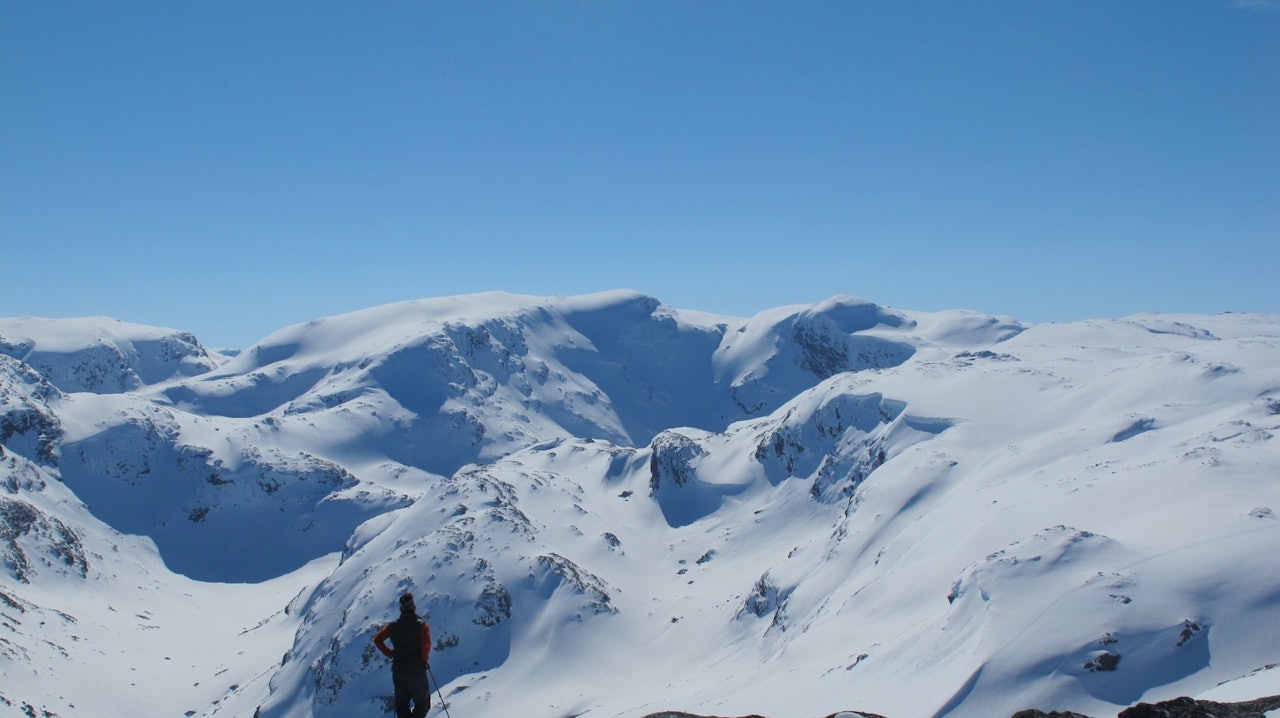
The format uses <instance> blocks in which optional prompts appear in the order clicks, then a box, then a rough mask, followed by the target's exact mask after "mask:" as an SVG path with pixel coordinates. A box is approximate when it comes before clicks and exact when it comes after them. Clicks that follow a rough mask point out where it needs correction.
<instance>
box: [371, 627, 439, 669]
mask: <svg viewBox="0 0 1280 718" xmlns="http://www.w3.org/2000/svg"><path fill="white" fill-rule="evenodd" d="M389 638H391V624H390V623H388V624H387V625H385V626H383V627H382V630H380V631H378V635H376V636H374V637H373V645H375V646H377V647H378V650H379V651H382V655H384V656H386V657H387V658H390V659H392V660H395V657H396V652H395V649H394V648H392V647H391V646H388V645H387V640H388V639H389ZM430 653H431V627H430V626H428V625H427V622H426V621H423V622H422V662H423V663H427V656H428V655H430Z"/></svg>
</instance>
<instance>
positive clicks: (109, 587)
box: [0, 292, 1280, 718]
mask: <svg viewBox="0 0 1280 718" xmlns="http://www.w3.org/2000/svg"><path fill="white" fill-rule="evenodd" d="M15 321H19V320H0V336H10V335H12V334H13V333H14V332H13V330H12V329H7V331H8V332H9V333H7V334H6V333H5V331H4V330H3V329H5V328H8V327H11V326H12V323H13V322H15ZM21 321H22V322H26V324H25V325H24V326H30V322H31V321H32V320H21ZM84 321H85V322H87V323H88V326H89V328H88V329H86V330H85V333H84V336H83V338H82V339H81V340H80V342H79V344H77V342H76V341H75V340H74V337H73V334H68V333H66V332H63V331H61V328H60V329H59V331H58V332H56V333H57V334H59V335H60V336H62V337H64V338H63V339H62V340H61V343H60V344H59V347H58V348H59V353H60V355H61V356H62V357H64V358H63V360H62V363H61V366H75V365H78V364H79V363H81V362H83V357H82V356H81V353H82V352H83V353H84V354H85V355H86V356H88V355H91V354H92V353H93V352H98V351H101V350H100V349H99V348H98V347H100V346H101V343H100V342H99V340H98V337H100V336H101V332H100V331H98V330H93V329H92V326H93V325H94V324H95V323H99V322H102V321H105V320H84ZM5 322H9V324H6V323H5ZM133 333H134V334H135V335H137V334H138V332H137V331H136V330H135V331H134V332H133ZM37 334H38V333H37V332H35V331H27V334H26V335H24V336H28V338H27V339H24V340H23V341H26V342H27V343H28V344H35V345H36V346H39V344H37V341H39V340H40V337H39V336H37ZM8 341H10V343H11V344H13V345H17V344H20V343H21V342H13V341H12V340H8ZM190 344H191V345H192V346H198V342H195V341H192V342H190ZM47 345H48V343H46V346H47ZM77 346H79V347H81V349H79V350H78V349H77V348H76V347H77ZM135 346H136V342H135ZM5 354H9V355H14V356H16V355H19V354H21V353H20V352H11V351H6V352H5ZM122 355H123V356H126V366H128V367H129V368H128V369H127V370H126V371H124V372H123V374H124V375H130V374H131V375H133V376H137V377H139V380H138V381H136V382H134V383H133V384H132V385H130V386H127V387H123V388H124V389H125V390H124V391H120V390H119V387H117V385H114V384H100V385H98V386H97V388H92V387H86V386H85V385H83V384H74V383H68V381H67V380H66V379H65V376H66V372H65V371H64V372H63V373H62V374H59V375H58V377H56V378H57V381H54V380H53V378H50V377H46V376H43V375H42V374H41V373H40V370H39V369H37V368H36V366H35V365H33V364H31V363H29V362H27V363H24V362H25V361H26V360H25V359H23V357H22V356H17V359H10V358H9V357H3V356H0V360H4V361H5V363H3V364H0V370H3V373H0V421H2V422H4V423H3V430H2V431H0V443H2V444H3V446H4V447H5V450H6V453H5V456H4V457H3V459H2V460H0V467H2V470H3V473H2V474H0V486H4V487H5V491H6V493H3V494H0V500H6V501H8V503H7V504H5V506H8V507H10V508H9V509H7V511H8V513H6V516H20V517H22V520H21V521H12V520H9V519H6V525H7V526H8V527H9V528H8V529H7V532H6V533H5V534H4V536H9V535H11V534H12V535H13V540H12V541H10V544H11V546H10V549H9V553H7V554H5V558H4V562H5V563H4V565H5V568H6V573H3V574H0V592H3V593H4V596H5V597H6V598H7V600H6V601H4V603H5V604H6V605H7V606H8V607H9V608H7V609H5V611H4V615H5V619H6V620H5V624H4V626H3V628H4V629H5V630H6V631H7V633H0V648H3V649H4V650H3V653H2V654H0V671H2V673H0V675H4V676H5V681H4V685H5V686H6V688H5V689H3V690H0V705H3V704H5V703H8V704H10V705H14V706H19V705H21V704H22V703H27V704H30V705H32V706H35V707H37V708H39V709H40V710H47V711H49V712H51V713H53V714H57V715H63V716H71V715H81V714H83V715H88V714H89V713H90V711H89V710H87V709H86V707H87V706H93V709H92V711H93V712H95V714H100V713H102V712H103V711H106V712H107V713H123V712H138V713H141V714H157V715H159V714H172V713H173V712H187V711H191V713H190V715H214V714H217V713H221V714H225V715H251V714H253V713H254V712H255V711H257V712H258V714H259V715H261V716H316V717H317V718H319V717H321V716H347V715H354V714H378V712H379V711H382V710H385V708H386V700H387V697H388V694H389V692H390V683H389V676H388V670H387V667H386V665H385V660H384V659H383V658H382V657H381V655H380V654H377V653H376V652H375V651H373V650H372V648H371V646H370V643H369V640H370V638H371V636H372V634H373V632H375V631H376V630H377V627H378V625H379V624H380V623H381V622H384V621H386V620H389V619H390V618H392V617H393V615H392V613H393V606H394V602H395V598H396V596H397V594H398V592H399V591H402V590H405V589H409V590H413V591H414V592H415V593H416V594H417V595H418V597H419V598H418V606H419V609H420V610H421V611H423V612H424V613H428V614H429V616H430V619H431V623H432V627H433V633H434V638H435V641H436V651H435V653H434V656H433V660H432V666H433V671H434V673H435V675H436V677H437V678H439V679H440V680H441V681H442V682H443V683H444V686H443V692H444V693H445V694H446V696H447V697H448V700H449V701H450V704H451V708H450V710H451V711H452V712H453V714H455V715H466V716H509V715H549V716H552V715H554V716H577V715H581V716H599V717H604V716H616V717H627V718H631V717H634V718H639V717H640V716H643V715H645V714H647V713H651V712H656V711H659V710H668V709H679V710H688V711H692V712H703V713H715V714H719V715H737V714H747V713H762V714H765V715H771V716H775V718H783V717H784V716H796V717H799V716H818V715H828V714H831V713H833V712H836V711H838V710H843V709H850V708H860V709H865V710H867V711H874V712H876V713H880V714H883V715H887V716H922V715H924V716H929V715H938V716H942V715H947V716H992V715H995V716H999V715H1011V714H1012V713H1013V712H1015V711H1016V710H1018V709H1021V708H1027V707H1041V708H1044V709H1046V710H1048V709H1058V710H1067V709H1069V710H1075V711H1079V712H1084V713H1092V714H1095V715H1110V714H1114V713H1115V712H1116V711H1117V710H1118V707H1119V706H1122V705H1128V704H1130V703H1132V702H1135V701H1137V700H1139V699H1144V700H1156V699H1163V698H1169V697H1173V696H1176V695H1182V694H1190V695H1196V694H1204V695H1206V697H1215V696H1221V695H1226V694H1227V693H1230V692H1231V691H1232V690H1237V691H1240V692H1244V693H1256V695H1243V696H1234V695H1233V696H1232V699H1234V698H1237V697H1239V698H1244V697H1257V696H1258V695H1264V694H1280V672H1277V670H1270V669H1267V666H1272V665H1275V664H1277V663H1280V633H1277V628H1276V627H1277V626H1280V592H1277V588H1276V586H1277V582H1276V577H1277V576H1280V556H1278V555H1277V554H1276V552H1275V551H1274V548H1275V547H1276V546H1278V545H1280V523H1278V522H1277V517H1276V511H1280V483H1278V482H1280V478H1278V477H1280V451H1278V450H1277V448H1276V444H1275V441H1274V439H1273V437H1272V435H1273V434H1274V432H1275V430H1276V428H1277V427H1278V426H1280V317H1276V316H1269V315H1221V316H1215V317H1207V316H1169V315H1141V316H1134V317H1128V318H1125V319H1121V320H1096V321H1089V322H1079V323H1072V324H1062V325H1054V324H1050V325H1041V326H1025V325H1020V324H1018V323H1017V322H1014V321H1012V320H1010V319H1008V318H999V317H987V316H982V315H976V314H973V313H969V312H960V311H954V312H943V313H934V314H925V313H918V312H908V311H896V310H889V309H885V308H882V307H878V306H876V305H873V304H870V303H867V302H864V301H861V300H856V299H852V298H835V299H833V300H830V301H828V302H824V303H821V304H818V305H813V306H797V307H784V308H779V309H777V310H772V311H769V312H764V313H761V314H760V315H757V316H755V317H750V318H732V317H720V316H714V315H709V314H705V313H701V312H692V311H683V310H674V309H671V308H669V307H666V306H665V305H663V304H661V303H660V302H658V301H657V300H654V299H652V298H649V297H644V296H642V295H636V294H633V293H629V292H610V293H604V294H598V295H589V296H583V297H556V298H539V297H524V296H514V295H507V294H497V293H495V294H483V295H472V296H465V297H448V298H441V299H431V300H421V301H416V302H406V303H401V304H395V305H388V306H385V307H378V308H374V309H369V310H364V311H360V312H353V313H351V314H347V315H342V316H337V317H330V318H326V319H321V320H317V321H315V322H311V323H308V324H304V325H299V326H295V327H290V328H286V329H283V330H281V331H279V332H277V333H275V334H273V335H271V336H269V337H267V338H265V339H264V340H262V341H261V342H259V343H258V344H257V345H256V346H254V347H250V348H249V349H247V350H245V351H243V352H241V353H239V354H238V355H237V356H235V357H230V358H228V357H221V356H218V357H216V358H215V359H211V360H210V361H209V362H208V363H207V364H204V365H200V367H199V371H191V372H190V373H186V374H184V373H182V372H181V371H178V370H174V371H172V372H159V373H156V372H151V373H148V372H144V371H139V370H138V369H137V368H134V367H133V365H132V364H129V363H128V362H129V361H132V362H134V363H136V364H139V365H140V364H141V363H144V362H145V361H147V360H143V359H141V358H135V359H129V358H128V355H127V353H124V354H122ZM210 356H211V355H210ZM184 361H185V360H184ZM179 363H180V364H182V362H179ZM184 366H188V367H190V366H191V365H190V364H189V363H187V364H185V365H184ZM50 371H51V370H50ZM161 375H163V376H162V378H161ZM144 378H145V380H144ZM88 389H92V393H91V392H90V391H88ZM32 517H35V518H32ZM121 532H123V533H121ZM68 546H81V547H82V548H81V549H80V551H79V553H77V552H76V551H73V550H71V549H69V548H67V547H68ZM14 547H17V548H14ZM3 548H4V546H3V545H0V549H3ZM19 549H20V551H19ZM19 554H21V556H22V557H25V558H22V559H18V558H15V557H16V556H19ZM68 555H70V556H71V557H72V559H71V560H70V561H69V562H68V560H67V558H66V557H67V556H68ZM75 556H83V557H84V561H83V565H82V563H81V562H79V561H77V560H76V559H75ZM32 557H36V558H35V559H33V558H32ZM41 557H43V558H41ZM24 566H25V568H23V567H24ZM175 572H176V573H175ZM90 597H92V598H90ZM104 606H110V607H112V608H110V609H108V608H104ZM126 607H127V609H126ZM0 608H2V607H0ZM58 611H61V612H63V613H65V614H67V615H70V616H75V617H76V620H75V622H71V621H68V620H65V619H58V620H51V617H57V616H58V615H60V614H58V613H57V612H58ZM36 615H39V616H40V617H41V618H40V619H39V620H36V621H33V620H32V617H33V616H36ZM143 616H146V617H147V618H146V619H145V620H144V619H143V618H142V617H143ZM39 621H44V625H43V626H40V625H39ZM90 625H92V626H93V631H90V630H89V629H88V628H87V626H90ZM73 636H78V638H73ZM68 645H71V647H72V649H76V648H79V649H83V648H85V647H87V646H94V647H95V649H94V650H92V651H86V650H72V649H68V648H67V646H68ZM103 645H110V646H112V647H113V648H114V649H118V650H119V651H120V653H113V652H112V651H106V650H102V649H101V646H103ZM65 654H74V657H75V660H74V661H71V660H69V659H68V657H67V655H65ZM85 654H88V655H85ZM282 656H283V657H282ZM45 666H51V667H56V668H57V669H58V670H54V671H50V670H39V671H37V670H35V669H36V668H37V667H45ZM67 672H69V673H70V674H71V675H74V676H77V677H79V676H81V675H83V677H84V678H85V682H84V683H85V685H87V686H89V688H84V689H78V690H79V693H76V692H75V691H71V690H70V689H67V688H66V687H65V685H63V682H62V681H60V680H58V678H57V677H56V676H59V675H61V676H66V675H67ZM138 672H141V673H142V675H144V676H146V678H144V680H145V681H146V684H145V685H147V686H149V688H148V691H146V692H145V695H142V694H140V693H139V691H137V690H136V689H130V688H126V687H125V686H126V684H127V683H134V684H137V683H138V681H137V680H136V679H130V680H126V679H127V678H129V676H130V674H136V673H138ZM106 678H109V679H110V680H106ZM193 683H198V684H199V685H200V686H203V688H201V689H200V690H197V691H190V690H187V689H186V686H187V685H188V684H193ZM179 684H181V686H179ZM1219 684H1224V685H1222V686H1219ZM232 685H234V686H235V688H232V687H231V686H232ZM9 686H21V690H16V689H14V688H11V687H9ZM138 701H143V703H144V705H143V708H141V709H137V710H136V711H129V710H126V708H127V707H129V706H131V705H134V703H136V702H138ZM437 711H438V708H437Z"/></svg>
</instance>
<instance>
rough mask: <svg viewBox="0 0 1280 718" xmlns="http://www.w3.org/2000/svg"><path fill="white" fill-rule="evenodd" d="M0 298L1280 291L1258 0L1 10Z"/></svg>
mask: <svg viewBox="0 0 1280 718" xmlns="http://www.w3.org/2000/svg"><path fill="white" fill-rule="evenodd" d="M0 98H3V99H2V100H0V248H2V250H3V252H2V254H0V262H3V267H4V270H3V272H2V273H0V315H3V316H15V315H27V314H32V315H39V316H55V317H56V316H82V315H96V314H105V315H109V316H114V317H118V318H120V319H124V320H127V321H136V322H142V323H147V324H158V325H162V326H170V327H175V328H180V329H187V330H191V331H194V332H195V333H196V334H197V335H198V336H199V337H200V338H201V340H202V341H204V342H205V343H207V344H210V345H213V346H244V345H247V344H249V343H251V342H253V341H254V340H256V339H258V338H261V337H262V336H264V335H265V334H267V333H269V332H271V331H274V330H275V329H278V328H280V327H282V326H285V325H288V324H292V323H295V322H300V321H306V320H309V319H313V318H316V317H321V316H326V315H330V314H336V313H341V312H345V311H350V310H354V309H360V308H363V307H368V306H374V305H378V304H383V303H387V302H392V301H398V300H402V299H411V298H417V297H428V296H440V295H450V294H463V293H470V292H476V291H486V290H492V289H500V290H505V291H510V292H516V293H527V294H537V295H551V294H566V295H567V294H579V293H585V292H593V291H599V290H605V289H615V288H630V289H636V290H639V291H642V292H645V293H648V294H651V295H653V296H656V297H658V298H659V299H661V300H663V301H664V302H666V303H667V304H670V305H672V306H675V307H679V308H689V309H702V310H707V311H713V312H719V313H724V314H732V315H740V316H746V315H750V314H754V313H755V312H758V311H760V310H763V309H766V308H770V307H775V306H781V305H785V304H796V303H809V302H816V301H820V300H822V299H825V298H827V297H829V296H831V295H835V294H854V295H858V296H862V297H865V298H867V299H869V300H872V301H875V302H877V303H880V304H885V305H888V306H893V307H898V308H902V309H920V310H940V309H949V308H966V309H976V310H980V311H984V312H990V313H995V314H1011V315H1013V316H1015V317H1017V318H1019V319H1023V320H1025V321H1032V322H1043V321H1063V320H1071V319H1080V318H1087V317H1116V316H1123V315H1125V314H1130V313H1133V312H1138V311H1146V310H1155V311H1165V312H1199V313H1216V312H1219V311H1280V288H1278V287H1280V283H1278V282H1277V276H1278V275H1277V269H1278V268H1280V249H1277V247H1278V246H1280V241H1278V240H1280V5H1277V3H1275V2H1268V1H1266V0H1248V1H1235V2H1233V0H1003V1H998V2H997V1H981V0H978V1H974V2H967V1H960V2H958V1H955V0H946V1H942V0H938V1H931V2H920V1H915V0H892V1H889V0H841V1H840V2H803V1H802V2H752V1H749V0H742V1H741V2H725V1H719V0H717V1H707V2H691V1H688V0H680V1H668V0H650V1H648V2H627V1H623V0H616V1H607V0H591V1H583V2H523V1H522V2H397V1H394V0H389V1H387V2H374V3H368V2H328V1H324V0H321V1H308V2H286V1H280V2H270V3H261V2H238V1H228V2H169V1H167V0H166V1H165V2H136V1H133V0H122V1H121V2H112V3H98V2H56V3H50V2H19V1H17V0H0Z"/></svg>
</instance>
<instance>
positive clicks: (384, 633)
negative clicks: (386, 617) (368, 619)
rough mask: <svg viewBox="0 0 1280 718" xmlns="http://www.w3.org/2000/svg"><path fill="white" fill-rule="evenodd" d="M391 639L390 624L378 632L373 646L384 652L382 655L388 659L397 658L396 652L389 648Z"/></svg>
mask: <svg viewBox="0 0 1280 718" xmlns="http://www.w3.org/2000/svg"><path fill="white" fill-rule="evenodd" d="M390 637H391V624H389V623H388V624H387V625H385V626H383V627H382V630H381V631H378V635H376V636H374V637H373V645H375V646H377V647H378V650H379V651H382V655H384V656H386V657H387V658H395V657H396V652H395V650H393V649H392V648H390V647H389V646H387V639H388V638H390Z"/></svg>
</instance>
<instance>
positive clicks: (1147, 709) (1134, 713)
mask: <svg viewBox="0 0 1280 718" xmlns="http://www.w3.org/2000/svg"><path fill="white" fill-rule="evenodd" d="M1277 710H1280V696H1270V697H1267V698H1258V699H1256V700H1252V701H1244V702H1242V703H1218V702H1215V701H1203V700H1196V699H1194V698H1186V697H1183V698H1174V699H1173V700H1169V701H1163V702H1160V703H1139V704H1138V705H1136V706H1132V707H1130V708H1126V709H1124V710H1123V711H1120V714H1119V715H1118V716H1117V718H1266V714H1267V711H1277ZM644 718H721V717H720V716H700V715H695V714H693V713H681V712H679V711H665V712H662V713H651V714H649V715H647V716H645V717H644ZM740 718H767V717H766V716H760V715H754V714H752V715H749V716H741V717H740ZM823 718H885V717H884V716H882V715H879V714H877V713H867V712H866V711H842V712H840V713H833V714H831V715H829V716H824V717H823ZM1013 718H1094V717H1093V716H1087V715H1084V714H1082V713H1072V712H1070V711H1066V712H1062V711H1050V712H1047V713H1046V712H1045V711H1042V710H1034V709H1033V710H1024V711H1018V712H1017V713H1015V714H1013Z"/></svg>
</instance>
